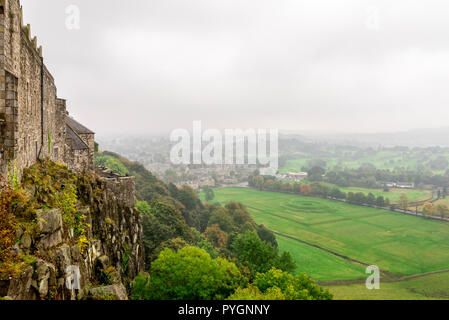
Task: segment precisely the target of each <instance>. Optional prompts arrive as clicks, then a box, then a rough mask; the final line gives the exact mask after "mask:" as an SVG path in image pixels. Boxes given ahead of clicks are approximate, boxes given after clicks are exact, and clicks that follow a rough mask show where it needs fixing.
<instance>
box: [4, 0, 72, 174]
mask: <svg viewBox="0 0 449 320" xmlns="http://www.w3.org/2000/svg"><path fill="white" fill-rule="evenodd" d="M65 113H66V106H65V101H63V100H59V99H57V92H56V86H55V82H54V79H53V77H52V75H51V74H50V72H49V71H48V70H47V68H46V67H45V65H44V64H43V59H42V48H41V47H40V48H38V47H37V38H36V37H34V38H32V37H31V27H30V26H29V25H28V26H26V27H23V17H22V9H21V8H20V2H19V0H0V132H1V134H2V137H1V138H0V174H3V175H6V173H5V170H8V167H10V166H11V165H12V166H13V167H15V168H16V169H17V173H18V175H19V176H20V175H21V172H22V169H23V168H26V167H28V166H30V165H32V164H33V163H35V162H36V161H37V159H38V158H44V157H48V158H50V159H52V160H55V161H60V160H61V158H62V155H61V153H62V152H63V150H64V144H65V121H64V118H63V116H64V115H65Z"/></svg>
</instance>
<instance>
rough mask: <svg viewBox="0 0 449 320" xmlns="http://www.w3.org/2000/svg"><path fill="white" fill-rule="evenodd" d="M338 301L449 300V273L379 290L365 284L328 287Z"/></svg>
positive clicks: (396, 284) (389, 285)
mask: <svg viewBox="0 0 449 320" xmlns="http://www.w3.org/2000/svg"><path fill="white" fill-rule="evenodd" d="M326 288H327V289H329V291H330V292H331V293H332V294H333V295H334V299H336V300H346V299H350V300H448V299H449V273H440V274H434V275H430V276H426V277H422V278H416V279H412V280H407V281H402V282H394V283H382V282H381V284H380V289H379V290H368V289H366V287H365V285H364V284H355V285H343V286H328V287H326Z"/></svg>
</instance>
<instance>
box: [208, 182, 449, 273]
mask: <svg viewBox="0 0 449 320" xmlns="http://www.w3.org/2000/svg"><path fill="white" fill-rule="evenodd" d="M215 193H216V199H215V200H214V202H215V201H218V202H220V203H227V202H229V201H230V200H234V201H239V202H242V203H244V204H246V205H247V207H248V210H249V211H250V212H251V214H252V216H253V217H254V219H255V220H256V221H257V222H258V223H263V224H265V225H266V226H267V227H268V228H270V229H272V230H275V231H278V232H281V233H284V234H288V235H290V236H293V237H296V238H299V239H301V240H305V241H308V242H311V243H314V244H318V245H320V246H322V247H324V248H326V249H329V250H333V251H334V252H337V253H339V254H343V255H345V256H348V257H351V258H353V259H357V260H359V261H362V262H365V263H367V264H374V265H377V266H379V267H380V268H381V269H382V270H386V271H389V272H391V273H394V274H396V275H413V274H418V273H424V272H430V271H436V270H442V269H449V224H447V223H442V222H438V221H432V220H426V219H423V218H417V217H413V216H406V215H402V214H398V213H393V212H390V211H384V210H378V209H373V208H365V207H360V206H354V205H349V204H345V203H340V202H336V201H330V200H324V199H318V198H310V197H303V196H299V195H288V194H280V193H272V192H260V191H256V190H250V189H237V188H234V189H232V188H230V189H221V190H217V191H216V192H215ZM283 246H284V247H285V248H287V247H288V246H290V247H291V246H292V244H291V243H289V244H286V243H285V242H284V243H283ZM283 246H281V247H280V248H281V249H283V248H284V247H283ZM299 247H300V246H299V245H298V248H299ZM289 250H290V251H291V248H290V249H289ZM297 250H298V251H299V250H300V249H297ZM297 257H298V258H297V261H298V266H299V269H301V268H303V269H305V268H310V269H311V270H312V269H313V268H317V269H316V270H318V272H317V274H318V275H319V277H317V279H324V278H327V279H328V278H334V279H335V280H342V279H345V278H347V277H346V275H343V278H342V279H339V276H341V274H338V272H335V271H334V270H332V269H331V268H330V269H329V270H328V271H326V272H327V274H323V273H322V272H324V271H325V269H326V268H325V267H323V266H322V265H321V263H320V259H316V261H315V262H313V261H308V262H307V261H302V260H301V257H300V256H299V255H298V256H297ZM311 264H315V266H312V265H311ZM349 273H352V271H351V270H350V271H349ZM350 278H353V279H358V278H360V273H359V272H354V273H353V274H351V276H350Z"/></svg>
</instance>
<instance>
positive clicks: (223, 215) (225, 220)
mask: <svg viewBox="0 0 449 320" xmlns="http://www.w3.org/2000/svg"><path fill="white" fill-rule="evenodd" d="M214 224H216V225H218V226H219V227H220V229H221V230H223V231H224V232H226V233H230V232H232V231H233V230H234V223H233V221H232V218H231V216H230V214H229V212H228V210H227V209H226V208H222V207H219V208H217V209H215V210H214V211H213V212H212V214H211V217H210V219H209V224H208V225H209V227H210V226H212V225H214Z"/></svg>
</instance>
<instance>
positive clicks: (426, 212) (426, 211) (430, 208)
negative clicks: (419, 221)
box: [422, 202, 434, 216]
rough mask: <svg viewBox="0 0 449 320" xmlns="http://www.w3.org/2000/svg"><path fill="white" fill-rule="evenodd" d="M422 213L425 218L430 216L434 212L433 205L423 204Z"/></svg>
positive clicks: (430, 203) (429, 203)
mask: <svg viewBox="0 0 449 320" xmlns="http://www.w3.org/2000/svg"><path fill="white" fill-rule="evenodd" d="M422 211H423V214H424V215H425V216H432V215H433V212H434V208H433V203H432V202H426V203H424V206H423V210H422Z"/></svg>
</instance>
